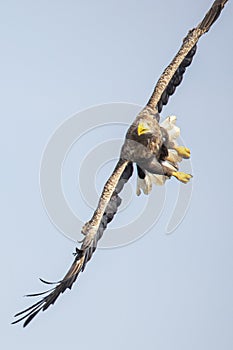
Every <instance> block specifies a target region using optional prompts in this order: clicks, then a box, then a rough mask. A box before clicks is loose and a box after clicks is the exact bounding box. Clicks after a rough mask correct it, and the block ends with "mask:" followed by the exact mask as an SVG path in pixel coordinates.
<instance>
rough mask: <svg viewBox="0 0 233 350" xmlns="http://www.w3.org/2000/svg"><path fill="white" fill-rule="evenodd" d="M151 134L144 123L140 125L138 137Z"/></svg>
mask: <svg viewBox="0 0 233 350" xmlns="http://www.w3.org/2000/svg"><path fill="white" fill-rule="evenodd" d="M149 132H150V129H149V128H148V126H147V125H146V124H144V123H139V124H138V136H141V135H144V134H147V133H149Z"/></svg>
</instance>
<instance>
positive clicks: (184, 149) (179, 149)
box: [174, 146, 190, 159]
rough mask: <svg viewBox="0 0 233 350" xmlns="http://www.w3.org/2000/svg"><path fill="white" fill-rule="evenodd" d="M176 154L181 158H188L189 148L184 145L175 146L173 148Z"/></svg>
mask: <svg viewBox="0 0 233 350" xmlns="http://www.w3.org/2000/svg"><path fill="white" fill-rule="evenodd" d="M174 149H175V150H176V152H177V153H178V155H179V156H180V157H182V158H185V159H188V158H190V149H189V148H187V147H184V146H177V147H175V148H174Z"/></svg>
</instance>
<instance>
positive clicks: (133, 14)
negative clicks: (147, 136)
mask: <svg viewBox="0 0 233 350" xmlns="http://www.w3.org/2000/svg"><path fill="white" fill-rule="evenodd" d="M211 3H212V1H211V0H203V1H199V2H197V1H194V0H177V1H173V0H167V1H156V0H153V1H152V0H144V1H133V0H124V1H123V0H118V1H111V0H108V1H106V0H103V1H94V0H92V1H86V2H84V1H74V0H70V1H64V0H63V1H54V0H51V1H45V0H42V1H39V2H37V1H23V0H22V1H20V2H19V1H7V2H4V3H2V4H1V11H0V28H1V30H0V37H1V40H0V42H1V56H0V57H1V58H0V59H1V83H2V84H1V105H0V113H1V119H2V128H1V130H2V133H1V134H2V135H1V149H2V150H3V152H2V174H1V175H2V176H1V178H2V180H1V187H2V191H1V192H2V196H1V207H2V209H1V212H2V225H1V231H2V244H1V266H2V272H1V279H2V282H1V298H0V300H1V317H0V319H1V343H2V346H4V349H10V350H11V349H15V348H18V349H24V350H29V349H35V350H39V349H40V350H41V349H43V350H47V349H50V348H56V349H57V350H60V349H64V348H66V349H69V348H77V349H82V350H89V349H96V350H97V349H101V350H105V349H106V350H107V349H112V350H118V349H123V350H124V349H135V350H139V349H142V348H143V349H144V348H145V349H149V350H154V349H159V350H171V349H172V350H176V349H177V350H178V349H179V350H187V349H188V350H194V349H195V350H196V349H198V350H206V349H212V350H218V349H224V350H231V349H232V348H233V332H232V328H233V299H232V295H233V282H232V271H233V254H232V251H233V233H232V204H233V203H232V192H233V191H232V176H231V175H232V171H233V167H232V130H233V123H232V108H231V102H232V96H233V88H232V76H233V65H232V57H233V42H232V37H233V26H232V18H233V5H232V2H231V1H229V3H228V4H227V5H226V7H225V9H224V11H223V13H222V15H221V17H220V18H219V20H218V21H217V22H216V23H215V24H214V26H213V28H211V30H210V32H209V33H208V34H207V35H205V36H204V37H203V38H201V40H200V43H199V45H198V52H197V54H196V57H195V59H194V61H193V64H192V66H191V67H190V68H189V69H188V71H187V73H186V75H185V77H184V80H183V82H182V85H181V86H180V87H179V88H178V90H177V92H176V94H175V95H174V96H173V97H172V98H171V100H170V102H169V104H168V106H167V107H166V108H164V111H163V116H164V117H165V116H166V115H170V114H175V115H177V117H178V120H179V126H180V127H181V128H182V136H183V138H184V139H185V140H186V142H187V145H188V146H189V147H190V148H191V151H192V167H193V174H194V178H193V180H192V185H193V193H192V198H191V203H190V207H189V210H188V212H187V214H186V216H185V217H184V220H183V222H182V223H181V224H180V225H179V227H178V228H177V229H176V230H175V232H173V233H172V234H171V235H167V234H166V225H167V223H168V218H169V217H170V216H171V213H172V209H173V206H174V202H175V199H176V195H177V188H178V187H179V184H178V183H177V181H175V180H173V181H170V182H169V183H168V184H167V191H166V200H165V202H164V209H163V211H162V213H161V216H160V218H159V220H158V221H157V223H156V225H154V226H153V227H152V228H151V229H150V230H149V232H147V234H146V235H144V236H143V237H142V238H141V239H139V240H137V241H136V242H134V243H132V244H128V245H127V246H124V247H122V248H116V249H99V250H98V251H97V252H96V253H95V256H94V257H93V259H92V261H91V262H90V263H89V264H88V266H87V268H86V270H85V273H84V274H82V276H80V279H79V280H78V283H76V284H75V285H74V287H73V289H72V291H71V292H70V291H68V292H67V293H65V294H64V295H62V296H61V297H60V299H59V300H58V302H57V303H56V305H55V306H53V307H51V308H50V309H49V310H48V311H47V312H45V313H42V314H40V315H39V316H38V317H37V318H36V319H35V320H34V322H33V323H32V324H31V325H30V326H29V327H28V328H27V329H22V327H21V326H11V325H10V322H11V321H12V316H13V314H14V313H16V312H17V311H19V310H21V309H22V308H24V307H27V306H29V304H30V302H31V301H32V300H26V299H25V298H22V296H23V295H24V294H26V293H32V292H37V291H39V290H42V288H43V286H41V285H40V282H39V280H38V277H43V278H45V279H48V280H59V279H60V278H61V277H62V276H63V275H64V273H65V272H66V269H67V268H68V266H69V265H70V263H71V261H72V259H73V257H72V255H71V253H72V252H73V251H74V247H75V243H74V242H73V241H72V240H70V239H67V238H66V237H65V236H64V235H62V234H61V233H60V232H59V230H58V229H57V228H56V227H55V226H54V225H53V224H52V222H51V220H50V219H49V217H48V215H47V213H46V211H45V208H44V205H43V202H42V199H41V194H40V186H39V172H40V163H41V158H42V154H43V151H44V149H45V146H46V145H47V143H48V140H49V139H50V138H51V135H52V134H53V133H54V131H55V130H56V129H57V128H58V126H59V125H61V123H63V122H64V120H66V119H67V118H69V117H70V116H72V115H75V114H76V113H78V112H79V111H82V110H85V109H87V108H89V107H91V106H95V105H101V104H108V103H111V102H124V103H132V104H136V105H144V104H145V103H146V102H147V100H148V98H149V96H150V94H151V92H152V89H153V86H154V84H155V82H156V81H157V79H158V77H159V76H160V74H161V73H162V70H163V69H164V68H165V67H166V66H167V64H168V63H169V62H170V61H171V59H172V58H173V56H174V54H175V53H176V52H177V49H178V48H179V46H180V44H181V42H182V38H183V37H184V36H185V35H186V33H187V31H188V30H189V29H191V28H193V27H194V26H195V25H196V24H197V23H199V21H200V20H201V19H202V17H203V15H204V14H205V12H206V11H207V9H208V8H209V7H210V5H211ZM132 119H133V117H132ZM114 121H116V119H115V117H114V113H113V114H111V115H110V116H109V122H110V123H111V122H114ZM118 121H119V120H118ZM128 121H129V119H128V120H127V122H128ZM83 123H84V124H85V120H83V121H82V123H81V124H82V126H83ZM80 127H81V125H80ZM126 128H127V126H124V125H121V127H119V125H118V127H117V134H116V135H115V136H116V137H117V138H122V140H123V138H124V134H125V131H126ZM111 132H112V131H111ZM87 136H88V135H87ZM95 137H96V139H95V138H94V139H93V138H92V141H90V142H92V144H91V145H92V146H91V147H93V145H95V142H96V143H99V142H102V143H103V142H104V140H105V137H106V140H108V139H109V137H111V133H110V136H109V133H108V131H107V130H106V132H104V129H102V131H101V137H102V139H101V140H100V139H99V138H98V137H99V136H98V132H95ZM90 138H91V135H90ZM93 140H94V141H93ZM85 142H87V143H88V138H86V141H85ZM93 142H94V143H93ZM75 147H76V146H75V145H74V148H73V151H74V152H76V153H73V155H72V154H71V155H70V157H67V163H65V164H64V173H63V185H64V186H63V188H64V192H66V191H67V193H65V194H66V197H67V199H68V200H70V205H71V206H72V209H73V211H74V212H76V214H77V215H80V216H81V219H82V220H87V219H89V217H90V213H91V211H90V208H89V207H87V208H86V209H85V202H83V198H82V197H81V195H80V193H79V191H78V188H77V186H76V187H75V186H73V185H72V184H73V183H72V182H70V181H69V180H70V179H73V177H74V174H75V176H76V179H77V178H78V171H77V168H78V164H77V163H78V159H79V158H78V157H79V155H78V154H79V148H78V147H76V148H75ZM88 147H90V145H89V146H88ZM83 150H85V143H83V145H82V148H80V152H82V153H83ZM88 150H89V151H90V148H88ZM75 155H77V158H76V159H77V160H76V163H75V164H74V163H73V162H72V161H71V160H72V159H75ZM72 157H73V158H72ZM108 159H109V158H108V155H107V153H106V159H104V158H103V162H105V163H106V162H107V161H108ZM101 161H102V159H101ZM112 167H113V162H112V163H111V164H107V165H106V166H105V167H103V168H101V169H100V171H99V173H98V174H99V175H98V176H96V187H97V191H100V189H101V187H102V185H103V184H104V179H105V178H106V177H107V176H108V175H109V174H110V172H111V169H112ZM91 175H92V174H88V177H87V180H86V182H85V179H83V180H84V181H82V182H81V187H82V188H81V191H83V192H85V191H86V190H85V188H89V187H90V186H92V185H91V184H92V180H91ZM66 176H67V177H66ZM94 181H95V174H94V173H93V182H94ZM131 182H132V191H133V192H134V191H135V178H134V179H132V181H131ZM72 186H73V187H72ZM127 191H128V192H127ZM132 191H131V188H130V187H129V188H128V189H127V188H126V192H125V194H124V202H123V205H125V204H124V203H125V201H126V202H127V193H129V195H130V196H133V194H132V193H131V192H132ZM156 191H157V189H154V191H153V196H154V197H153V198H155V202H156V196H157V197H158V201H159V198H160V195H159V190H158V195H156V193H157V192H156ZM75 198H76V202H75V200H74V199H75ZM133 199H134V200H133V201H131V202H132V203H133V204H132V205H133V207H134V208H135V210H137V211H138V212H139V213H140V210H141V206H142V204H141V203H144V202H143V201H144V200H145V199H144V198H141V197H139V198H136V197H133ZM80 202H82V203H84V204H83V207H82V208H80V210H81V211H82V212H81V214H80V213H78V204H77V203H80ZM132 205H131V207H132ZM155 205H156V203H155ZM129 210H131V209H130V208H129ZM147 210H150V213H151V214H150V215H153V210H154V207H153V203H152V204H150V207H149V208H148V209H147ZM124 214H125V215H127V208H126V209H125V210H124ZM119 217H120V216H119ZM117 220H118V216H116V218H115V219H114V223H113V225H115V226H112V227H115V228H117V227H119V226H120V224H119V222H118V221H117ZM124 220H125V218H124ZM130 220H132V217H131V218H130ZM142 220H143V219H142ZM134 229H135V230H136V229H137V227H135V226H134ZM118 230H119V234H120V231H121V228H120V227H119V228H118ZM106 235H107V232H106Z"/></svg>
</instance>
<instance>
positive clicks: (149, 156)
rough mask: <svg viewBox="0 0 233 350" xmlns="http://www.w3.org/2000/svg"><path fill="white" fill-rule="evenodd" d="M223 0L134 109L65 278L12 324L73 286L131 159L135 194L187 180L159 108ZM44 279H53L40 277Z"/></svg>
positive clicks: (115, 203)
mask: <svg viewBox="0 0 233 350" xmlns="http://www.w3.org/2000/svg"><path fill="white" fill-rule="evenodd" d="M227 1H228V0H215V1H214V3H213V4H212V6H211V8H210V9H209V11H208V12H207V14H206V15H205V17H204V19H203V20H202V21H201V22H200V23H199V24H198V25H197V26H196V27H195V28H194V29H192V30H190V31H189V32H188V34H187V36H186V37H185V38H184V40H183V43H182V45H181V48H180V49H179V51H178V53H177V54H176V56H175V57H174V59H173V60H172V62H171V63H170V64H169V65H168V67H167V68H166V69H165V70H164V72H163V73H162V75H161V77H160V78H159V80H158V82H157V84H156V86H155V88H154V91H153V93H152V96H151V97H150V99H149V101H148V103H147V105H146V106H145V107H144V108H143V110H142V111H141V112H140V113H139V114H138V116H137V117H136V119H135V120H134V122H133V123H132V125H131V126H130V127H129V129H128V131H127V134H126V137H125V141H124V144H123V146H122V149H121V152H120V157H119V161H118V163H117V165H116V167H115V169H114V171H113V173H112V175H111V176H110V177H109V179H108V181H107V182H106V184H105V186H104V188H103V191H102V194H101V197H100V199H99V203H98V206H97V209H96V210H95V212H94V214H93V216H92V218H91V219H90V220H89V221H88V222H87V223H86V224H85V225H84V226H83V228H82V234H83V235H84V239H83V241H82V244H81V247H80V248H76V252H75V253H74V255H75V259H74V262H73V263H72V265H71V267H70V269H69V270H68V272H67V273H66V275H65V276H64V278H63V279H62V280H61V281H59V282H57V283H55V286H53V287H52V289H49V290H47V291H45V292H43V293H37V294H30V295H28V296H41V295H43V297H42V299H41V300H39V301H38V302H36V303H35V304H33V305H32V306H30V307H28V308H27V309H26V310H23V311H21V312H19V313H17V314H16V315H15V316H16V317H18V319H16V321H14V322H13V323H17V322H20V321H22V320H24V323H23V326H24V327H25V326H26V325H28V323H29V322H30V321H31V320H32V319H33V318H34V317H35V316H36V315H37V314H38V313H39V312H40V311H41V310H42V311H45V310H46V309H47V308H48V307H49V306H50V305H52V304H54V303H55V301H56V300H57V298H58V297H59V295H60V294H61V293H64V291H65V290H66V289H67V288H69V289H71V288H72V285H73V283H74V282H75V280H76V279H77V277H78V275H79V273H80V272H81V271H84V269H85V267H86V264H87V262H88V261H89V260H90V259H91V257H92V254H93V253H94V251H95V250H96V247H97V242H98V241H99V239H100V238H101V237H102V235H103V232H104V230H105V229H106V227H107V224H108V223H109V222H110V221H111V220H112V219H113V217H114V215H115V214H116V212H117V209H118V207H119V205H120V204H121V198H120V196H119V193H120V192H121V190H122V189H123V186H124V184H125V183H126V182H127V181H128V180H129V178H130V177H131V175H132V173H133V163H134V164H136V167H137V174H138V180H137V194H138V195H139V194H140V193H141V190H142V191H143V192H144V193H145V194H148V193H149V192H150V191H151V187H152V183H160V184H163V183H164V182H165V180H167V179H169V178H171V177H175V178H177V179H178V180H179V181H181V182H183V183H187V182H188V181H189V180H190V178H191V175H190V174H185V173H183V172H180V171H179V166H178V164H179V162H180V161H182V159H183V158H189V157H190V150H189V149H188V148H186V147H184V146H180V145H178V144H177V140H176V139H177V137H178V136H179V131H180V130H179V128H178V127H177V126H176V125H175V124H176V118H175V117H174V116H171V117H168V118H167V119H166V120H165V121H164V122H163V123H159V120H160V112H161V111H162V108H163V106H164V105H166V104H167V102H168V100H169V97H170V96H171V95H173V94H174V92H175V90H176V87H177V86H178V85H179V84H180V83H181V81H182V78H183V75H184V72H185V70H186V68H187V67H188V66H189V65H190V64H191V62H192V59H193V56H194V55H195V53H196V49H197V42H198V40H199V38H200V37H201V36H202V35H203V34H205V33H206V32H208V30H209V29H210V27H211V26H212V24H213V23H214V22H215V21H216V20H217V18H218V17H219V15H220V13H221V11H222V9H223V7H224V5H225V4H226V2H227ZM41 281H42V282H44V283H46V284H52V283H51V282H47V281H44V280H41Z"/></svg>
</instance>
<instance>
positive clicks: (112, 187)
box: [12, 160, 133, 327]
mask: <svg viewBox="0 0 233 350" xmlns="http://www.w3.org/2000/svg"><path fill="white" fill-rule="evenodd" d="M132 173H133V165H132V163H131V162H124V161H122V160H120V161H119V162H118V164H117V166H116V168H115V169H114V171H113V173H112V175H111V176H110V178H109V180H108V181H107V183H106V185H105V187H104V190H103V192H102V195H101V197H100V201H99V206H98V208H99V207H101V208H102V210H98V211H96V212H97V217H96V215H95V214H94V215H93V217H92V219H91V220H90V221H89V223H88V227H95V234H94V235H93V231H91V230H89V231H88V230H87V232H86V233H85V238H84V240H83V242H82V245H81V248H80V249H78V248H76V252H75V253H74V255H75V259H74V262H73V264H72V265H71V267H70V269H69V270H68V272H67V273H66V275H65V276H64V278H63V279H62V280H61V281H59V282H57V283H55V284H56V285H55V287H53V288H52V289H49V290H47V291H45V292H42V293H35V294H29V295H27V296H29V297H36V296H41V295H44V294H45V296H44V297H43V298H42V299H41V300H39V301H38V302H36V303H35V304H33V305H32V306H30V307H29V308H27V309H25V310H23V311H21V312H19V313H17V314H16V315H15V317H19V318H18V319H17V320H16V321H14V322H12V323H13V324H14V323H17V322H20V321H22V320H24V319H26V320H25V322H24V324H23V326H24V327H25V326H27V325H28V324H29V322H31V320H32V319H33V318H34V317H35V316H36V315H37V314H38V313H39V312H40V311H41V310H42V311H45V310H46V309H47V308H48V307H49V306H50V305H52V304H54V303H55V301H56V300H57V298H58V297H59V295H60V294H62V293H64V292H65V290H66V289H71V288H72V285H73V283H74V282H75V281H76V279H77V277H78V275H79V273H80V272H82V271H83V270H84V269H85V267H86V264H87V262H88V261H89V260H90V259H91V257H92V254H93V253H94V251H95V250H96V246H97V243H98V241H99V239H100V238H101V237H102V235H103V232H104V230H105V229H106V228H107V224H108V223H109V222H110V221H112V219H113V217H114V215H115V214H116V212H117V209H118V207H119V205H120V204H121V198H120V196H119V193H120V192H121V191H122V189H123V187H124V185H125V183H126V182H127V181H128V180H129V178H130V177H131V176H132ZM96 212H95V213H96ZM94 221H95V226H94V225H92V224H94ZM98 222H99V224H98ZM41 281H42V282H44V283H46V284H53V283H50V282H46V281H44V280H41Z"/></svg>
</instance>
